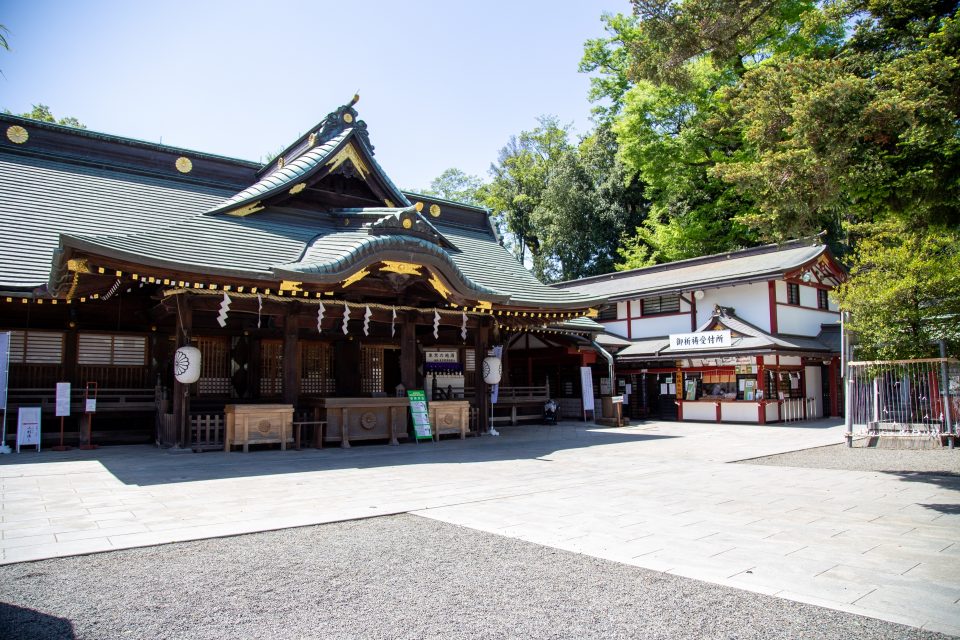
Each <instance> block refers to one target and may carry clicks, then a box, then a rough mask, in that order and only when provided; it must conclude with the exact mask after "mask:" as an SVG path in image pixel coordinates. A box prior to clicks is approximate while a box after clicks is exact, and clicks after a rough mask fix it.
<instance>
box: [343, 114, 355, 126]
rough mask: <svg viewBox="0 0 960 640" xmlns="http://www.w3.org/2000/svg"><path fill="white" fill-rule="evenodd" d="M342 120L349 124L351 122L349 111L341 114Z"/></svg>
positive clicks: (351, 117)
mask: <svg viewBox="0 0 960 640" xmlns="http://www.w3.org/2000/svg"><path fill="white" fill-rule="evenodd" d="M343 121H344V122H346V123H347V124H350V123H351V122H353V116H352V115H350V114H349V113H345V114H343Z"/></svg>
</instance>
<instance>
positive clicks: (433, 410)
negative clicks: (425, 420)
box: [427, 400, 470, 440]
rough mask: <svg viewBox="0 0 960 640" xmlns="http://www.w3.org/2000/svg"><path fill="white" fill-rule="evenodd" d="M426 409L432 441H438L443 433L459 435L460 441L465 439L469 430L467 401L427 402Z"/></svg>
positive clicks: (468, 406)
mask: <svg viewBox="0 0 960 640" xmlns="http://www.w3.org/2000/svg"><path fill="white" fill-rule="evenodd" d="M427 407H428V408H429V411H430V425H431V427H432V429H433V439H434V440H439V439H440V435H441V434H445V433H459V434H460V439H461V440H463V439H464V438H466V437H467V430H468V429H469V428H470V402H469V401H468V400H434V401H433V402H428V403H427Z"/></svg>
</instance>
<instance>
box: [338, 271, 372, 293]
mask: <svg viewBox="0 0 960 640" xmlns="http://www.w3.org/2000/svg"><path fill="white" fill-rule="evenodd" d="M368 275H370V270H369V269H361V270H360V271H357V272H356V273H354V274H353V275H351V276H350V277H349V278H347V279H346V280H344V281H343V283H342V284H341V286H342V287H343V288H344V289H346V288H347V287H349V286H350V285H352V284H353V283H354V282H359V281H360V280H363V279H364V278H366V277H367V276H368Z"/></svg>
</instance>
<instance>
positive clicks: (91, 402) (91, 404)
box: [83, 398, 97, 413]
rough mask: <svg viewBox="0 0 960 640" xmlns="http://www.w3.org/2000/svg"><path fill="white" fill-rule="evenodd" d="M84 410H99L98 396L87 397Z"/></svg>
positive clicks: (93, 411) (91, 411)
mask: <svg viewBox="0 0 960 640" xmlns="http://www.w3.org/2000/svg"><path fill="white" fill-rule="evenodd" d="M83 410H84V412H86V413H96V411H97V399H96V398H87V403H86V405H84V407H83Z"/></svg>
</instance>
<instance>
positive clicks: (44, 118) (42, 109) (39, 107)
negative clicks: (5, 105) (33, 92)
mask: <svg viewBox="0 0 960 640" xmlns="http://www.w3.org/2000/svg"><path fill="white" fill-rule="evenodd" d="M7 113H10V112H9V111H7ZM18 115H19V116H20V117H21V118H30V119H31V120H39V121H40V122H52V123H53V124H62V125H64V126H67V127H74V128H76V129H86V128H87V125H85V124H83V123H82V122H80V121H79V120H77V119H76V118H73V117H68V118H60V119H59V120H58V119H57V118H55V117H54V115H53V113H51V112H50V107H48V106H47V105H45V104H35V105H33V109H32V110H31V111H28V112H27V113H21V114H18Z"/></svg>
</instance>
